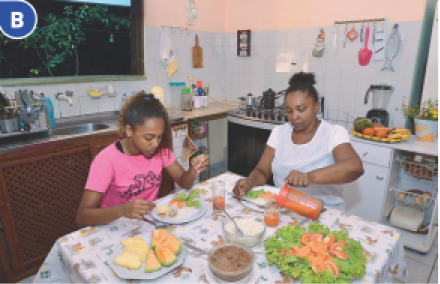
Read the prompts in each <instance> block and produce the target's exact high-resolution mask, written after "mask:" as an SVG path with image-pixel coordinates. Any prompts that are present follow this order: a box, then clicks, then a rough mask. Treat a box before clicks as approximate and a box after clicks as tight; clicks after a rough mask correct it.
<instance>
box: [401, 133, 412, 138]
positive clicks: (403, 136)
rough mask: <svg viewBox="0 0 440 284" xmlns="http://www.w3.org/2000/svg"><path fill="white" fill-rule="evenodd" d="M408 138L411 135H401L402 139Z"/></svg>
mask: <svg viewBox="0 0 440 284" xmlns="http://www.w3.org/2000/svg"><path fill="white" fill-rule="evenodd" d="M410 137H411V134H410V135H402V139H408V138H410Z"/></svg>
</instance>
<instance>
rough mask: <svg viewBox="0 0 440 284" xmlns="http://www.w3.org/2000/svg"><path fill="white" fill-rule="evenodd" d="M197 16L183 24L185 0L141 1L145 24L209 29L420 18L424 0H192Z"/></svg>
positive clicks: (294, 26) (319, 24) (220, 29)
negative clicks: (189, 23) (386, 18)
mask: <svg viewBox="0 0 440 284" xmlns="http://www.w3.org/2000/svg"><path fill="white" fill-rule="evenodd" d="M195 2H196V8H197V13H198V17H197V18H196V19H195V21H194V25H192V26H187V24H186V18H187V15H188V11H187V10H186V9H185V0H145V4H146V5H145V6H146V8H145V10H146V11H145V15H146V17H145V24H146V25H151V26H161V25H166V26H179V27H189V28H190V29H194V30H205V31H212V32H235V31H236V30H238V29H251V30H278V29H293V28H303V27H321V26H332V25H333V22H334V21H335V20H338V21H344V20H353V19H364V18H382V17H388V19H389V21H390V22H403V21H421V20H422V19H423V15H424V13H425V5H426V4H425V3H426V0H195Z"/></svg>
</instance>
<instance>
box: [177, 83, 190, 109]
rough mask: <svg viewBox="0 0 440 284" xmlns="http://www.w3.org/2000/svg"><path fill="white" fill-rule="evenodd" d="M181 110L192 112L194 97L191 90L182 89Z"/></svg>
mask: <svg viewBox="0 0 440 284" xmlns="http://www.w3.org/2000/svg"><path fill="white" fill-rule="evenodd" d="M180 110H183V111H192V95H191V89H189V88H182V93H180Z"/></svg>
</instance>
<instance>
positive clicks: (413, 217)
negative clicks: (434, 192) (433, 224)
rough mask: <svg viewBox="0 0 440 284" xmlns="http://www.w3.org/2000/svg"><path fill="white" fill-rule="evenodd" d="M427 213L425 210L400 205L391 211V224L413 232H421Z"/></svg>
mask: <svg viewBox="0 0 440 284" xmlns="http://www.w3.org/2000/svg"><path fill="white" fill-rule="evenodd" d="M425 217H426V213H425V209H423V208H416V207H413V206H409V205H407V204H398V205H396V206H395V207H394V208H393V210H392V211H391V215H390V223H391V225H393V226H396V227H399V228H402V229H405V230H408V231H411V232H421V230H420V229H421V227H422V226H423V222H424V220H425Z"/></svg>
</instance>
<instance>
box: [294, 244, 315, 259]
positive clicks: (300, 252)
mask: <svg viewBox="0 0 440 284" xmlns="http://www.w3.org/2000/svg"><path fill="white" fill-rule="evenodd" d="M311 252H312V250H311V249H310V247H309V246H303V247H302V248H300V249H299V250H298V251H297V252H296V253H297V255H298V256H299V257H308V256H309V255H310V253H311Z"/></svg>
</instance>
